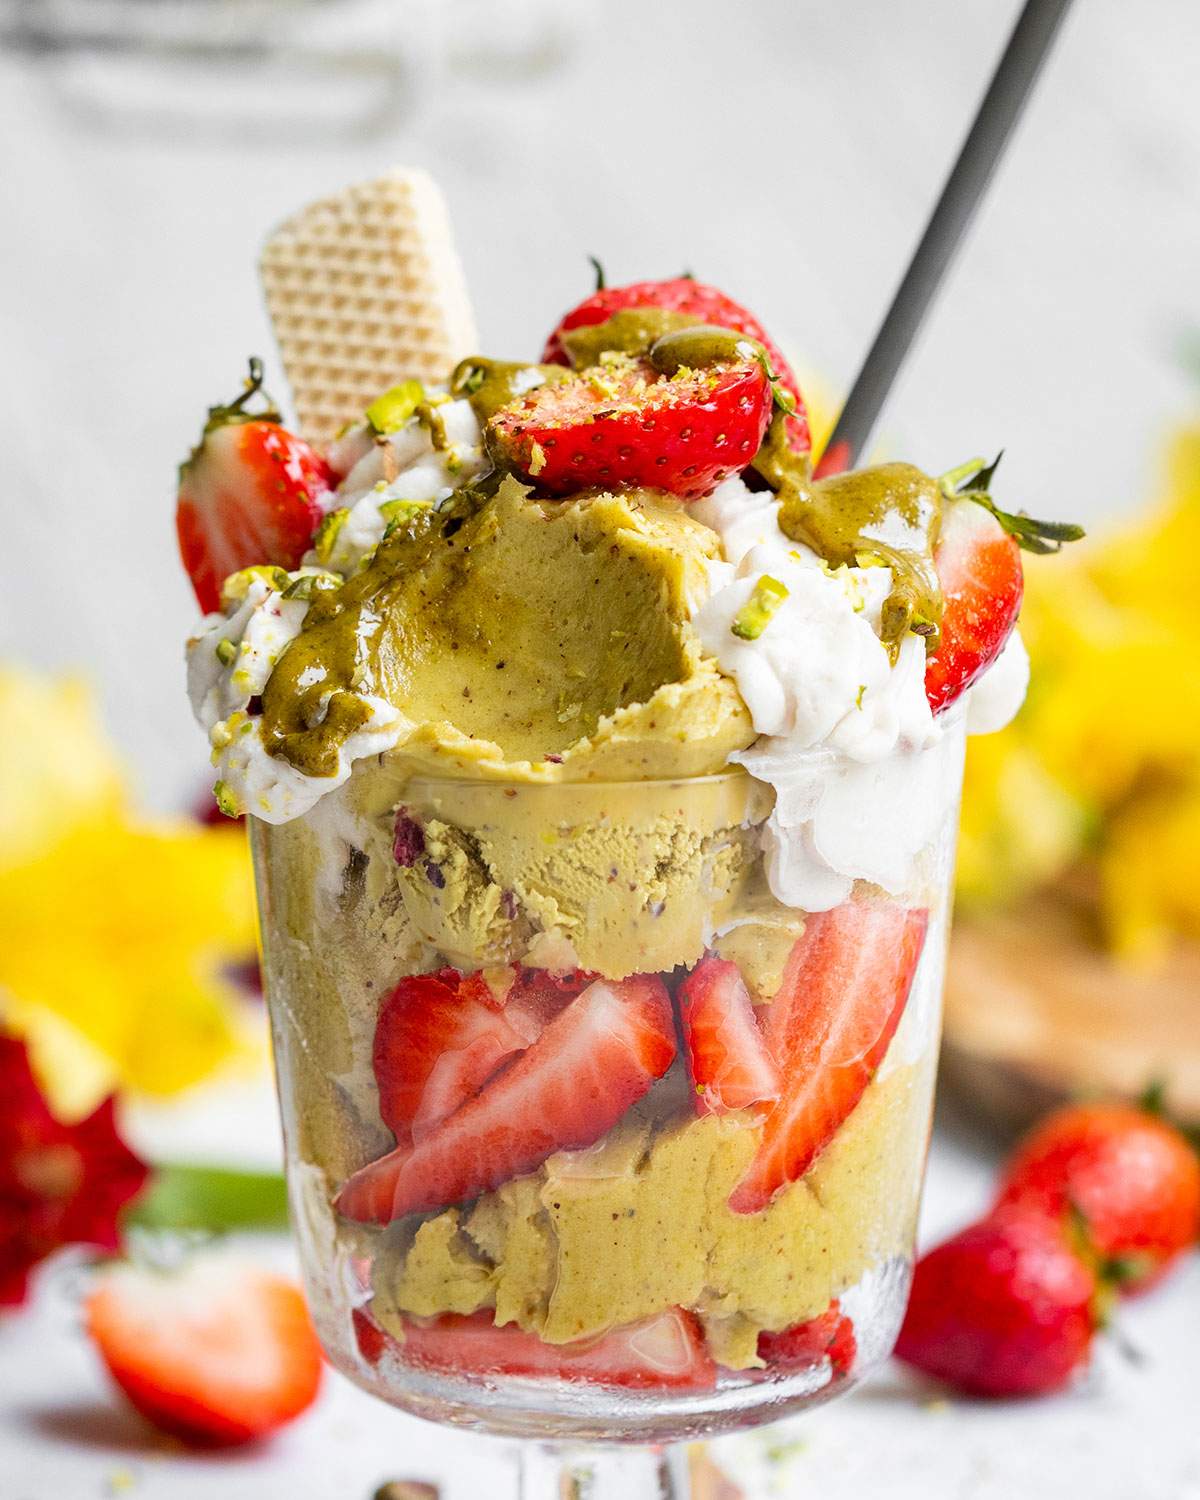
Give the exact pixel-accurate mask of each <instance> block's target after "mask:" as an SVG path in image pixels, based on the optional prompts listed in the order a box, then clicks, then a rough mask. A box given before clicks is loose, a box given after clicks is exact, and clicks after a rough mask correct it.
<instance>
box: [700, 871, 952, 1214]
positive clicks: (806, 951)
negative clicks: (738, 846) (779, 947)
mask: <svg viewBox="0 0 1200 1500" xmlns="http://www.w3.org/2000/svg"><path fill="white" fill-rule="evenodd" d="M928 925H929V913H928V912H927V911H925V910H923V909H920V908H912V909H909V908H906V907H903V906H900V905H898V904H897V903H895V902H892V901H884V900H875V899H852V900H850V901H846V902H843V903H842V905H841V906H838V907H835V908H834V909H833V910H832V911H826V912H816V913H814V914H813V915H811V916H809V917H808V919H807V922H806V925H805V929H804V933H803V935H802V936H801V937H800V938H799V939H798V940H797V942H796V944H795V946H794V947H793V949H792V952H791V955H790V956H789V958H788V961H787V964H786V966H785V968H784V974H783V982H782V984H781V985H780V988H779V992H778V993H777V994H776V996H775V998H774V1000H772V1002H771V1006H770V1010H769V1012H768V1015H767V1023H766V1039H767V1046H768V1047H769V1049H770V1051H771V1053H772V1055H773V1056H774V1058H775V1060H776V1061H777V1062H778V1064H779V1068H780V1073H781V1075H782V1090H781V1093H780V1097H779V1100H778V1102H777V1103H776V1105H775V1107H774V1108H773V1109H772V1110H771V1112H770V1114H768V1115H767V1117H766V1119H765V1120H764V1122H763V1139H762V1144H761V1145H760V1147H759V1149H758V1152H757V1153H756V1155H755V1157H754V1159H753V1161H752V1162H751V1163H750V1167H749V1170H748V1171H747V1172H746V1175H745V1176H744V1177H743V1178H742V1180H741V1182H739V1183H738V1185H737V1187H735V1188H734V1190H733V1193H732V1195H731V1196H730V1199H729V1206H730V1207H731V1208H732V1209H733V1210H734V1212H735V1213H743V1214H750V1213H757V1212H758V1211H759V1210H760V1209H763V1208H765V1207H766V1206H767V1204H768V1203H769V1202H770V1201H771V1199H772V1198H773V1197H774V1196H775V1194H776V1192H778V1190H779V1189H780V1188H781V1187H783V1186H785V1184H787V1183H789V1182H796V1181H797V1180H798V1179H799V1178H801V1177H803V1176H804V1174H805V1172H807V1171H808V1169H809V1167H810V1166H811V1165H812V1164H813V1162H814V1161H815V1160H816V1159H817V1157H818V1156H819V1155H820V1154H821V1152H822V1151H823V1150H824V1149H825V1147H826V1146H827V1145H828V1144H829V1142H830V1141H831V1140H832V1139H833V1136H834V1135H835V1134H836V1132H837V1131H838V1129H839V1128H840V1127H841V1125H842V1123H843V1121H844V1120H845V1119H846V1117H847V1116H848V1115H849V1114H850V1111H851V1110H852V1109H853V1108H854V1106H855V1105H856V1104H857V1103H858V1101H859V1100H860V1099H861V1098H862V1095H863V1091H864V1090H865V1089H866V1087H867V1084H868V1083H870V1081H871V1079H872V1077H873V1076H874V1074H875V1069H876V1068H877V1067H878V1066H879V1064H880V1062H882V1060H883V1056H884V1053H885V1052H886V1051H887V1048H888V1043H889V1042H890V1041H891V1039H892V1037H893V1035H894V1034H895V1031H896V1027H897V1026H898V1025H899V1024H900V1017H901V1016H902V1015H903V1013H904V1007H905V1004H906V1002H907V1000H908V994H909V991H910V989H911V988H912V982H913V977H914V975H915V974H916V970H917V962H918V960H919V959H920V957H921V950H922V949H923V948H924V946H925V933H926V930H927V928H928Z"/></svg>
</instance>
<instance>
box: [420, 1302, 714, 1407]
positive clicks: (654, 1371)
mask: <svg viewBox="0 0 1200 1500" xmlns="http://www.w3.org/2000/svg"><path fill="white" fill-rule="evenodd" d="M398 1348H399V1353H400V1355H401V1357H402V1358H403V1359H405V1360H407V1361H408V1362H409V1363H411V1364H415V1365H421V1366H422V1367H424V1368H425V1369H427V1370H436V1371H438V1372H439V1373H442V1374H447V1375H474V1376H481V1375H482V1376H495V1375H509V1376H513V1375H516V1376H534V1377H536V1376H547V1377H550V1378H552V1379H555V1380H581V1381H586V1382H587V1383H588V1384H590V1385H613V1386H622V1387H624V1388H626V1389H632V1390H654V1389H663V1388H666V1389H670V1390H691V1391H706V1390H711V1389H712V1387H713V1385H714V1384H715V1383H716V1378H717V1367H716V1365H715V1364H714V1363H713V1361H712V1359H711V1357H710V1356H709V1353H708V1350H707V1349H706V1347H705V1344H704V1335H703V1333H702V1332H701V1330H700V1326H699V1324H698V1323H697V1321H696V1319H695V1317H694V1316H693V1314H691V1313H689V1312H684V1310H683V1309H682V1308H678V1307H673V1308H669V1309H668V1310H667V1311H666V1312H661V1313H657V1314H655V1315H654V1316H652V1317H649V1318H643V1319H642V1320H641V1321H640V1322H638V1323H628V1324H626V1325H625V1326H624V1327H621V1328H614V1329H613V1330H612V1332H611V1333H606V1334H603V1335H601V1337H599V1338H592V1339H581V1340H580V1341H579V1342H578V1343H574V1344H548V1343H546V1342H545V1341H544V1340H543V1339H540V1338H538V1336H537V1335H536V1334H534V1333H526V1332H525V1331H524V1330H523V1329H520V1328H517V1327H516V1326H515V1325H513V1324H509V1325H506V1326H504V1327H502V1328H497V1327H496V1325H495V1324H494V1323H493V1322H492V1314H491V1313H490V1312H477V1313H470V1314H468V1315H465V1316H464V1315H460V1314H454V1313H447V1314H444V1315H443V1316H442V1317H440V1318H432V1319H428V1320H426V1319H416V1318H410V1319H408V1320H406V1322H405V1325H404V1343H403V1344H402V1345H399V1346H398Z"/></svg>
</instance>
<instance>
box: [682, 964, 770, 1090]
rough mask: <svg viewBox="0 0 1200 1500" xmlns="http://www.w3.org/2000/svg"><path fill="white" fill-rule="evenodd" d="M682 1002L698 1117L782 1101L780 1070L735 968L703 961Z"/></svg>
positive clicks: (684, 990) (686, 983)
mask: <svg viewBox="0 0 1200 1500" xmlns="http://www.w3.org/2000/svg"><path fill="white" fill-rule="evenodd" d="M677 999H678V1001H679V1017H680V1020H681V1022H682V1024H683V1045H684V1050H685V1052H686V1055H687V1066H688V1076H689V1077H690V1078H691V1080H692V1086H693V1088H694V1089H695V1092H696V1112H697V1114H701V1115H706V1114H724V1113H725V1112H726V1111H728V1110H731V1109H747V1108H748V1107H749V1106H750V1105H751V1104H759V1103H762V1102H764V1101H765V1100H769V1099H778V1098H779V1065H778V1063H776V1061H775V1059H774V1058H773V1057H772V1056H771V1054H770V1052H769V1051H768V1050H767V1044H766V1041H765V1039H764V1037H763V1034H762V1029H761V1028H760V1026H759V1024H758V1020H757V1019H756V1017H755V1014H754V1005H753V1003H752V1002H751V1000H750V992H749V991H748V990H747V988H746V986H745V984H744V982H743V980H742V976H741V974H740V973H739V972H738V967H737V965H736V964H733V963H730V962H729V961H728V960H727V959H724V958H716V957H715V956H713V955H711V954H710V955H709V956H708V957H707V958H702V959H701V960H700V962H699V963H698V964H697V965H696V967H695V968H694V969H693V970H692V972H691V973H690V974H689V975H688V977H687V978H686V979H685V980H684V982H683V984H682V985H681V986H680V989H679V994H678V996H677Z"/></svg>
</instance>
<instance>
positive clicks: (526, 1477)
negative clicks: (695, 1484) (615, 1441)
mask: <svg viewBox="0 0 1200 1500" xmlns="http://www.w3.org/2000/svg"><path fill="white" fill-rule="evenodd" d="M520 1469H521V1487H520V1497H521V1500H690V1497H691V1494H692V1487H691V1483H690V1480H689V1478H688V1457H687V1449H686V1448H685V1447H683V1446H682V1445H679V1444H676V1445H674V1446H672V1447H669V1448H639V1447H629V1448H627V1447H624V1446H618V1445H612V1444H605V1445H599V1444H598V1445H596V1446H594V1447H578V1448H577V1447H567V1446H565V1445H563V1444H559V1443H527V1444H526V1445H525V1446H524V1447H523V1448H522V1450H521V1465H520Z"/></svg>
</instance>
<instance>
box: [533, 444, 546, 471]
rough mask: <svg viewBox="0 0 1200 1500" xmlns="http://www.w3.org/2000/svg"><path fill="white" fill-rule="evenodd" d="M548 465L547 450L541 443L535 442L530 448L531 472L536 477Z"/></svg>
mask: <svg viewBox="0 0 1200 1500" xmlns="http://www.w3.org/2000/svg"><path fill="white" fill-rule="evenodd" d="M545 467H546V450H545V448H543V447H542V445H541V443H536V442H535V443H533V444H532V445H531V446H530V449H529V472H530V473H531V474H532V475H533V476H534V477H535V478H536V477H537V476H538V475H539V474H540V473H541V472H542V470H543V469H544V468H545Z"/></svg>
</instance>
